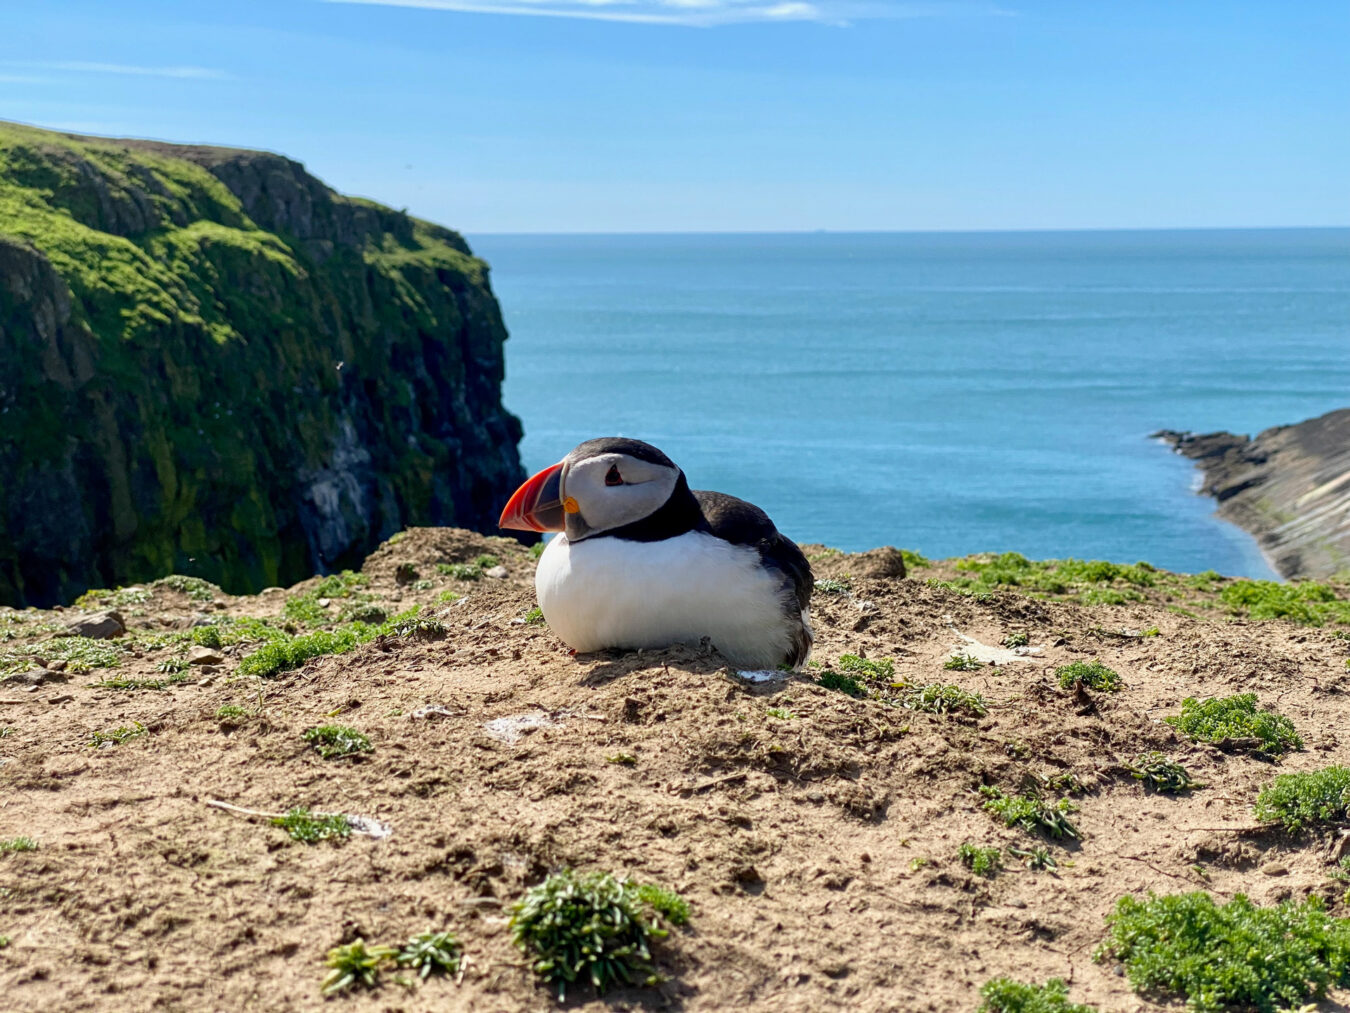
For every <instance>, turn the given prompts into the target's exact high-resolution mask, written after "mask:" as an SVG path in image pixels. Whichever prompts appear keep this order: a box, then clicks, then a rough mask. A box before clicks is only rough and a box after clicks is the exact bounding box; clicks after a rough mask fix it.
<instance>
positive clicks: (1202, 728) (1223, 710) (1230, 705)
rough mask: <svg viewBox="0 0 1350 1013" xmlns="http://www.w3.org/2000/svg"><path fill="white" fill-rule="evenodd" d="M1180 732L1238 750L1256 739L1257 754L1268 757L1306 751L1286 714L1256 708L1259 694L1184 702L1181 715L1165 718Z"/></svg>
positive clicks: (1189, 698) (1195, 738)
mask: <svg viewBox="0 0 1350 1013" xmlns="http://www.w3.org/2000/svg"><path fill="white" fill-rule="evenodd" d="M1163 720H1164V721H1166V722H1167V723H1168V724H1169V725H1171V726H1172V727H1174V728H1176V729H1177V730H1178V731H1180V732H1182V733H1184V734H1186V735H1188V736H1190V737H1191V738H1192V739H1194V740H1196V741H1197V742H1209V743H1213V744H1214V745H1216V746H1220V747H1225V746H1231V747H1232V748H1238V746H1239V744H1241V743H1245V742H1246V741H1248V740H1254V746H1253V750H1254V752H1256V753H1258V754H1261V755H1265V756H1283V755H1284V754H1285V753H1287V752H1289V751H1290V750H1293V749H1302V748H1303V740H1302V739H1301V738H1299V736H1298V733H1297V732H1295V731H1294V724H1293V722H1292V721H1290V720H1289V719H1288V718H1287V717H1285V716H1284V715H1282V714H1277V713H1275V712H1274V711H1269V710H1262V711H1258V710H1257V709H1256V694H1255V693H1241V694H1238V695H1237V696H1226V697H1214V698H1211V699H1208V700H1205V701H1204V702H1203V703H1202V702H1201V701H1199V700H1197V699H1196V698H1195V697H1187V698H1186V699H1185V700H1183V701H1182V702H1181V713H1180V714H1178V715H1174V716H1172V717H1168V718H1163Z"/></svg>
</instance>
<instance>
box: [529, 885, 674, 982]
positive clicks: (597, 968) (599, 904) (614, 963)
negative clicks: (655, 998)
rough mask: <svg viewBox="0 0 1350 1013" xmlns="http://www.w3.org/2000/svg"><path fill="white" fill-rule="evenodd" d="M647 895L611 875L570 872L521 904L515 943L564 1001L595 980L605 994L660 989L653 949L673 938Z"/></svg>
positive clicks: (534, 892)
mask: <svg viewBox="0 0 1350 1013" xmlns="http://www.w3.org/2000/svg"><path fill="white" fill-rule="evenodd" d="M654 889H659V888H654ZM640 891H641V888H640V887H637V886H636V885H635V884H632V883H628V882H621V881H620V880H618V879H615V878H614V876H612V875H611V874H609V873H607V872H591V873H584V874H577V873H574V872H572V871H571V870H569V869H565V870H563V871H562V872H558V873H555V874H554V875H552V876H549V877H548V879H546V880H544V882H543V883H541V884H540V885H539V886H536V887H534V888H533V889H531V890H530V891H528V892H527V893H526V894H525V896H524V898H523V899H522V900H520V901H519V902H518V903H517V904H516V905H515V908H514V911H513V913H512V915H511V938H512V941H513V942H514V943H515V944H516V946H518V947H519V948H520V949H521V950H522V951H523V952H525V953H526V954H527V955H529V956H531V957H532V958H533V963H532V966H533V968H534V972H535V973H536V974H538V975H539V976H540V977H542V978H543V979H544V980H545V981H547V982H548V984H549V985H550V986H551V987H552V988H553V989H554V990H555V992H556V994H557V996H558V1000H559V1002H561V1001H563V1000H564V999H566V997H567V990H568V988H570V987H573V986H575V985H576V984H577V982H578V981H589V982H590V984H591V985H592V986H593V987H594V988H595V990H596V992H597V993H598V994H603V993H604V992H606V991H608V990H609V989H610V988H612V987H613V986H615V985H620V984H626V985H631V984H635V983H637V982H645V983H648V984H650V983H653V982H655V980H656V972H655V968H654V967H653V965H652V957H651V949H650V943H651V941H652V940H654V939H659V938H662V937H664V936H665V935H666V932H665V930H664V929H662V928H660V927H659V926H657V925H654V924H652V923H651V922H649V921H648V919H647V917H646V915H645V913H644V911H643V898H642V897H641V896H640V895H639V894H640ZM672 896H673V895H672ZM648 903H650V901H648ZM687 916H688V912H687V910H686V911H684V917H687Z"/></svg>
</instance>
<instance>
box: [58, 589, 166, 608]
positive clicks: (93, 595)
mask: <svg viewBox="0 0 1350 1013" xmlns="http://www.w3.org/2000/svg"><path fill="white" fill-rule="evenodd" d="M149 600H150V592H149V591H147V590H146V589H145V588H143V587H119V588H118V589H117V590H115V591H110V590H108V589H107V588H106V587H100V588H94V589H93V590H90V591H86V592H85V593H84V594H82V595H80V596H79V597H78V598H76V599H75V607H76V608H81V609H101V608H129V607H130V606H132V605H144V604H145V603H146V602H148V601H149Z"/></svg>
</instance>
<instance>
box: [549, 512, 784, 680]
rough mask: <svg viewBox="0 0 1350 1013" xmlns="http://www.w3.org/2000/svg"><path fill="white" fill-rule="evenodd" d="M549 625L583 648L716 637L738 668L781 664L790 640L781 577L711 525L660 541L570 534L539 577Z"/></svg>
mask: <svg viewBox="0 0 1350 1013" xmlns="http://www.w3.org/2000/svg"><path fill="white" fill-rule="evenodd" d="M534 586H535V590H536V592H537V593H538V595H539V607H540V608H541V609H542V610H543V612H544V618H545V620H547V622H548V625H549V628H550V629H552V630H553V632H554V633H556V634H557V635H558V636H559V637H561V638H562V639H563V640H564V641H565V642H566V643H567V644H568V645H570V646H571V647H574V648H576V650H578V651H598V650H601V649H603V648H607V647H620V648H636V647H655V648H659V647H669V646H670V645H671V644H677V643H686V644H696V643H698V641H699V640H700V639H701V638H702V637H708V638H710V639H711V640H712V643H713V645H714V646H715V647H716V648H717V649H718V650H719V651H721V652H722V654H723V656H725V657H726V659H727V660H728V661H730V662H731V663H732V664H734V665H737V666H739V667H742V668H773V667H775V666H776V665H778V664H779V663H781V662H782V661H783V659H784V656H785V654H786V652H787V649H788V645H789V643H790V633H789V620H788V617H787V615H786V613H785V612H784V607H783V593H784V583H783V578H782V575H781V574H778V573H776V572H775V571H773V570H771V569H766V568H765V567H764V566H763V565H762V564H761V562H760V558H759V554H758V553H757V552H756V551H755V550H754V549H751V548H748V547H746V546H738V545H732V544H731V543H730V542H727V541H724V540H722V539H720V538H716V537H714V536H713V535H710V534H707V533H706V532H701V531H691V532H687V533H686V534H683V535H680V536H678V537H676V538H668V539H665V540H663V541H658V542H629V541H623V540H621V539H617V538H588V539H584V540H582V541H580V542H577V543H576V544H575V545H574V544H572V543H570V542H568V540H567V537H566V536H565V535H559V536H558V537H556V538H554V539H553V540H552V541H551V542H549V545H548V548H547V549H545V550H544V554H543V556H542V557H541V558H540V560H539V569H538V570H537V571H536V572H535V577H534Z"/></svg>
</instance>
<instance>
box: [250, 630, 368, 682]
mask: <svg viewBox="0 0 1350 1013" xmlns="http://www.w3.org/2000/svg"><path fill="white" fill-rule="evenodd" d="M376 629H377V628H376V627H372V626H366V625H365V624H364V623H352V624H351V625H350V626H343V627H340V628H338V629H336V630H333V631H332V632H329V631H327V630H319V631H317V632H315V633H307V634H305V635H304V636H299V637H287V638H285V639H284V640H274V641H272V642H271V643H267V644H263V645H262V646H261V647H260V648H258V650H256V651H254V652H253V653H252V654H250V655H248V656H247V657H245V658H244V660H243V661H241V662H240V663H239V668H238V672H239V674H240V675H258V676H262V677H264V678H266V677H267V676H271V675H276V674H277V673H279V672H285V671H288V670H289V669H292V668H299V667H300V666H301V665H303V664H304V663H305V662H306V661H309V660H310V659H311V658H318V657H321V656H323V655H325V654H345V653H346V652H347V651H350V650H352V649H353V648H356V647H359V646H360V645H361V644H364V643H366V642H367V641H368V640H373V639H374V638H375V635H376Z"/></svg>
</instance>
